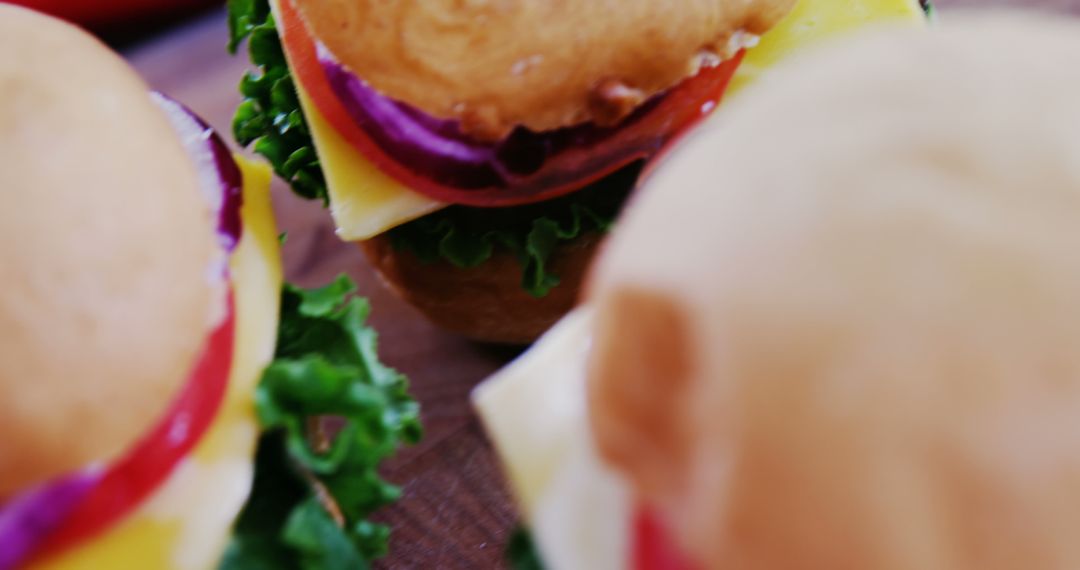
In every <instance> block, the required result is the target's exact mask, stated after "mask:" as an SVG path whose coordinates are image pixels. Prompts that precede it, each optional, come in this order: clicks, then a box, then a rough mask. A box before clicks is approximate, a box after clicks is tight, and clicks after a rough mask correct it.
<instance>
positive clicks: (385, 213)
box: [272, 0, 925, 241]
mask: <svg viewBox="0 0 1080 570" xmlns="http://www.w3.org/2000/svg"><path fill="white" fill-rule="evenodd" d="M274 3H276V0H275V2H274ZM274 3H272V4H274ZM888 20H894V21H908V22H913V23H918V22H923V21H925V18H924V17H923V12H922V9H921V8H920V7H919V2H918V0H800V1H799V3H798V4H797V5H796V7H795V9H794V11H793V12H792V13H791V14H790V15H789V16H788V17H787V18H786V19H785V20H784V21H783V22H782V23H781V24H780V25H779V26H778V27H777V28H775V29H774V30H772V31H770V32H769V33H767V34H765V35H764V36H763V37H762V39H761V42H760V44H759V45H758V46H757V47H755V48H753V49H751V50H749V51H748V52H747V56H746V59H745V60H744V62H743V65H742V66H741V67H740V70H739V72H738V74H737V75H736V76H735V79H734V81H733V82H732V86H731V89H730V91H729V93H730V94H734V93H736V92H738V91H740V90H741V89H743V88H745V87H746V86H748V85H750V84H751V83H753V81H754V79H756V78H757V77H758V76H759V75H760V74H761V73H762V72H764V71H765V70H767V69H769V68H770V67H772V66H773V65H775V64H776V63H778V62H780V61H781V60H783V59H785V58H786V57H788V56H790V55H791V54H792V53H794V52H797V51H799V50H802V49H804V48H805V47H806V46H807V45H809V44H812V43H814V42H817V41H819V40H821V39H824V38H831V37H836V36H837V35H839V34H841V33H843V32H846V31H849V30H851V29H854V28H856V27H859V26H863V25H865V24H866V23H868V22H874V21H888ZM290 65H291V63H290ZM297 91H298V94H299V97H300V106H301V107H302V109H303V112H304V116H305V117H306V118H307V120H308V126H309V127H310V129H311V136H312V139H313V140H314V143H315V149H316V152H317V153H318V155H319V161H320V163H321V164H322V169H323V174H324V175H325V176H326V185H327V189H328V191H329V194H330V213H331V214H332V215H333V218H334V222H335V224H336V225H337V231H338V235H339V236H340V237H341V238H342V239H345V240H350V241H351V240H363V239H368V238H371V237H374V236H376V235H378V234H380V233H383V232H384V231H386V230H389V229H390V228H393V227H395V226H398V225H400V224H403V223H405V222H408V221H409V220H413V219H415V218H418V217H420V216H423V215H425V214H428V213H430V212H433V211H435V210H438V209H439V208H442V207H445V204H442V203H440V202H436V201H433V200H430V199H428V198H426V197H424V196H423V195H421V194H418V193H416V192H414V191H412V190H410V189H409V188H408V187H406V186H404V185H402V184H401V183H399V182H397V181H395V180H394V179H392V178H390V177H389V176H387V175H386V174H383V173H382V172H381V171H380V170H379V169H378V168H377V167H376V166H375V165H374V164H372V163H371V161H369V160H367V159H366V158H364V156H363V155H361V154H360V153H359V152H357V151H356V150H355V149H354V148H353V147H352V145H350V144H349V143H348V142H347V141H346V140H345V139H344V138H342V137H341V135H339V134H338V133H337V131H335V130H334V127H333V126H332V125H331V124H330V123H329V122H328V121H327V120H326V118H325V117H324V116H323V115H322V113H320V112H319V110H318V109H317V108H316V107H315V105H314V104H313V102H312V101H311V98H310V97H309V96H308V95H307V93H306V92H305V91H304V89H303V87H302V86H300V85H299V83H297Z"/></svg>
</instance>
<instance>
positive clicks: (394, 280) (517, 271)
mask: <svg viewBox="0 0 1080 570" xmlns="http://www.w3.org/2000/svg"><path fill="white" fill-rule="evenodd" d="M600 242H601V236H600V235H599V234H596V233H591V234H585V235H583V236H581V237H580V238H578V239H576V240H574V241H572V242H569V243H568V244H565V245H561V246H560V247H559V248H558V249H556V250H555V253H554V254H553V255H552V256H551V259H550V261H549V263H550V267H551V271H553V272H554V273H555V274H556V275H558V276H559V278H560V279H561V282H560V283H559V285H558V286H557V287H555V288H554V289H552V290H551V292H550V293H548V294H547V295H546V296H544V297H540V298H537V297H533V296H532V295H530V294H529V293H527V292H526V291H525V290H524V289H523V288H522V287H521V264H520V263H519V262H518V260H517V259H516V258H515V257H514V256H513V255H510V254H509V253H506V252H502V251H496V252H495V254H494V255H493V256H492V258H491V259H489V260H488V261H486V262H484V264H483V265H482V266H481V267H477V268H472V269H461V268H458V267H455V266H453V265H451V264H450V263H448V262H446V261H442V260H439V261H436V262H432V263H425V262H423V261H421V260H420V259H419V258H418V257H417V256H416V255H415V254H413V253H412V252H409V251H399V250H396V249H394V247H393V245H391V243H390V238H388V237H385V236H379V237H376V238H374V239H371V240H368V241H364V242H360V247H361V248H362V249H363V251H364V253H365V254H367V257H368V260H369V261H370V262H371V264H372V265H373V266H374V267H375V269H376V270H378V272H379V275H380V276H381V277H382V278H383V280H384V281H385V282H386V283H387V284H388V285H389V286H390V288H391V289H392V290H393V291H394V292H396V293H397V294H398V296H400V297H401V298H403V299H404V300H405V301H407V302H408V303H409V304H411V305H412V306H414V307H416V308H417V309H419V310H420V312H421V313H424V316H426V317H427V318H428V319H429V320H431V321H432V322H433V323H435V324H436V325H438V326H440V327H442V328H444V329H447V330H450V331H453V332H456V333H458V334H461V335H464V336H466V337H469V338H471V339H473V340H479V341H483V342H494V343H500V344H528V343H530V342H532V341H534V340H536V339H537V337H539V336H540V335H541V334H543V332H544V331H546V330H548V329H549V328H551V325H553V324H555V322H556V321H558V320H559V319H560V318H562V316H563V315H565V314H566V313H568V312H569V311H570V309H572V308H573V307H574V305H575V304H577V300H578V292H579V289H580V286H581V282H582V278H583V276H584V274H585V269H586V268H587V267H588V266H589V263H590V262H591V261H592V258H593V256H594V255H595V254H596V249H597V246H598V245H599V243H600Z"/></svg>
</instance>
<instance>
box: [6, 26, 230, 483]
mask: <svg viewBox="0 0 1080 570" xmlns="http://www.w3.org/2000/svg"><path fill="white" fill-rule="evenodd" d="M0 54H2V55H0V92H2V93H3V96H2V98H3V104H2V105H0V268H2V270H0V272H2V275H3V277H4V284H3V287H4V289H3V293H2V294H0V331H2V332H0V338H2V341H0V434H3V444H2V445H0V498H2V497H4V496H7V495H9V494H10V493H12V492H15V491H17V490H18V489H20V488H22V487H24V486H26V485H28V484H31V483H33V482H37V481H41V480H44V479H47V478H50V477H54V476H57V475H60V474H63V473H66V472H70V471H72V470H75V469H79V468H82V467H85V466H87V465H88V464H90V463H94V462H105V461H109V460H111V459H113V458H115V457H116V456H117V455H118V454H119V453H121V452H122V451H124V450H125V449H126V448H128V447H129V446H130V445H131V444H132V443H134V442H135V441H136V440H137V439H138V438H139V437H140V436H141V435H142V434H143V433H145V432H146V431H147V429H148V428H149V427H150V426H151V425H152V424H154V423H155V422H156V421H157V420H158V419H159V418H160V417H161V415H162V414H163V412H164V411H165V409H166V407H167V405H168V404H169V403H170V401H171V400H172V399H173V397H174V395H175V394H176V392H177V389H178V388H179V387H180V386H181V385H182V384H183V383H184V381H185V380H186V378H187V376H188V373H189V372H190V370H191V368H192V365H193V363H194V359H195V357H196V355H197V351H198V350H199V349H200V347H201V344H202V342H203V340H204V337H205V336H206V332H207V329H208V322H209V319H210V313H211V287H210V285H209V277H208V275H209V273H208V270H209V264H210V259H211V256H212V254H213V252H214V247H215V246H214V242H213V240H212V236H213V226H212V225H211V219H210V216H209V210H208V208H207V206H206V204H205V203H204V200H203V198H202V195H201V193H200V192H199V188H198V186H197V182H196V176H195V173H194V170H193V167H192V165H191V164H190V161H189V159H188V157H187V155H186V154H185V152H184V150H183V148H182V147H181V145H180V142H179V139H178V138H177V136H176V134H175V133H174V132H173V130H172V128H171V127H170V125H169V123H168V121H167V120H166V118H165V116H164V115H163V114H162V112H161V111H159V110H158V108H157V107H156V106H155V104H154V103H153V102H152V101H151V99H150V96H149V94H148V92H147V86H146V85H145V84H143V82H142V81H141V80H140V79H139V78H138V77H137V76H136V75H135V73H134V71H132V70H131V69H130V68H129V67H128V66H127V64H126V63H124V61H123V60H122V59H121V58H120V57H119V56H117V55H116V54H114V53H112V52H111V51H109V50H108V49H107V48H106V47H105V46H103V45H102V44H100V43H98V41H97V40H95V39H93V38H92V37H90V36H89V35H88V34H86V33H85V32H83V31H81V30H79V29H77V28H75V27H73V26H70V25H68V24H65V23H61V22H60V21H59V20H54V19H51V18H48V17H46V16H42V15H40V14H37V13H34V12H31V11H28V10H24V9H21V8H15V7H12V6H8V5H0Z"/></svg>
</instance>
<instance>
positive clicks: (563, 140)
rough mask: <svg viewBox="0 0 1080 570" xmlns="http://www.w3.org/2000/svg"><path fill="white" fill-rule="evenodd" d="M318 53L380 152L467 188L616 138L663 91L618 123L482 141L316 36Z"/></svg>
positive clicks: (501, 184)
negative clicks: (391, 92) (347, 61)
mask: <svg viewBox="0 0 1080 570" xmlns="http://www.w3.org/2000/svg"><path fill="white" fill-rule="evenodd" d="M316 53H317V56H318V59H319V63H320V64H321V65H322V68H323V73H324V74H325V75H326V79H327V82H328V83H329V85H330V88H331V90H332V91H333V92H334V94H335V95H336V96H337V98H338V99H339V100H340V101H341V103H342V106H343V107H344V108H345V110H346V112H347V113H348V114H349V116H350V117H352V119H353V121H354V122H355V123H356V125H357V126H359V127H360V129H362V130H363V131H364V132H365V133H367V135H368V136H369V137H370V138H371V140H372V141H373V142H374V143H375V144H376V145H377V146H378V147H379V148H381V149H382V150H383V152H385V153H386V154H387V155H389V156H392V157H394V158H395V159H396V160H397V161H398V162H400V163H402V164H407V165H409V167H410V168H411V169H413V170H414V171H415V172H417V173H418V174H419V175H421V176H423V177H425V178H428V179H430V180H432V181H437V182H438V183H439V184H442V185H446V186H451V187H456V188H460V189H463V190H470V189H490V188H504V189H505V188H512V187H514V186H516V185H518V184H521V183H522V182H524V181H526V180H527V179H528V178H530V177H532V176H533V175H535V174H537V173H540V172H541V170H543V169H544V167H545V166H547V165H548V163H549V161H550V160H551V159H553V158H555V157H557V156H558V155H560V154H562V153H564V152H566V151H569V150H576V149H582V148H588V147H596V146H598V145H600V144H601V143H603V142H605V141H607V140H609V139H612V138H613V137H614V136H615V135H616V134H618V133H619V132H620V131H622V130H623V129H625V128H626V127H628V126H630V125H633V124H634V123H636V122H638V121H639V120H640V119H641V118H642V117H644V116H646V115H648V114H649V112H650V111H651V110H652V109H653V108H655V107H656V106H657V105H658V104H659V102H660V101H661V100H663V99H664V97H665V95H666V93H664V94H660V95H657V96H656V97H653V98H652V99H650V100H649V101H648V102H646V103H645V104H644V105H641V106H640V107H639V108H638V109H636V110H635V111H634V112H633V113H632V114H631V115H630V116H629V117H627V118H626V119H625V120H623V121H622V122H621V123H620V124H619V125H618V126H616V127H599V126H596V125H595V124H592V123H586V124H582V125H576V126H572V127H566V128H561V129H555V130H552V131H544V132H534V131H531V130H529V129H526V128H524V127H517V128H515V129H514V130H513V131H512V132H511V133H510V134H509V135H508V136H507V137H506V138H504V139H503V140H501V141H498V142H494V143H485V142H481V141H476V140H474V139H472V138H470V137H469V136H467V135H466V134H464V133H463V132H462V130H461V126H460V123H459V122H458V121H455V120H443V119H437V118H435V117H432V116H430V115H428V114H426V113H424V112H423V111H421V110H419V109H417V108H415V107H412V106H410V105H407V104H405V103H402V102H399V101H395V100H393V99H390V98H389V97H386V96H384V95H382V94H380V93H379V92H377V91H376V90H375V89H373V88H372V87H370V86H369V85H368V84H367V83H366V82H364V80H362V79H360V78H359V77H357V76H356V75H355V74H353V73H352V72H350V71H349V70H348V69H346V68H345V66H343V65H342V64H341V63H339V62H338V61H337V60H336V59H335V58H334V56H333V54H331V53H330V51H329V50H328V49H327V48H326V47H324V46H323V45H322V44H321V43H316ZM665 135H666V133H658V134H657V136H656V137H655V139H653V140H650V141H647V144H644V145H642V144H641V141H635V143H636V144H635V145H634V146H633V147H632V148H631V149H628V151H627V152H621V151H619V150H616V151H614V152H611V153H610V154H611V156H610V157H609V158H608V160H606V161H605V160H597V161H596V163H595V164H592V166H594V167H596V168H597V169H603V168H605V167H610V166H611V165H605V164H604V163H605V162H612V163H621V162H625V159H626V156H624V155H626V154H635V155H642V154H650V153H655V152H659V151H660V149H661V148H662V147H663V146H664V143H665V141H666V136H665ZM581 174H587V173H581ZM559 177H560V179H561V178H565V177H566V175H565V174H560V175H559Z"/></svg>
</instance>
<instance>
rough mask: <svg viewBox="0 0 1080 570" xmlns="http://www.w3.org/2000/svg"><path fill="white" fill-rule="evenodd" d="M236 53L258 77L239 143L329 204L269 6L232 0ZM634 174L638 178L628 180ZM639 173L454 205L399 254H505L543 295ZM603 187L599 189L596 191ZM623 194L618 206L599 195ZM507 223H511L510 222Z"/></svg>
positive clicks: (473, 258) (249, 89)
mask: <svg viewBox="0 0 1080 570" xmlns="http://www.w3.org/2000/svg"><path fill="white" fill-rule="evenodd" d="M228 7H229V32H230V34H229V46H228V47H229V51H230V52H234V53H235V52H236V51H237V49H239V47H240V45H241V44H242V43H243V42H244V41H245V40H246V41H247V42H248V52H249V55H250V57H251V61H252V63H253V64H254V65H255V68H256V69H255V71H252V72H248V73H247V74H246V75H245V76H244V78H243V80H242V81H241V82H240V92H241V94H243V96H244V101H243V103H241V104H240V107H239V108H237V110H236V115H235V116H234V118H233V134H234V136H235V137H236V140H237V142H239V143H240V144H241V145H242V146H244V147H247V146H250V145H254V147H253V148H254V150H255V152H256V153H258V154H260V155H262V156H264V157H265V158H266V159H267V160H268V161H269V162H270V164H271V166H272V167H273V169H274V172H276V173H277V174H278V176H280V177H281V178H283V179H284V180H285V181H286V182H288V183H289V185H290V186H291V187H292V189H293V191H294V192H296V193H297V194H298V195H300V196H302V197H304V198H308V199H317V200H322V202H323V204H324V205H325V204H328V203H329V197H328V194H327V189H326V179H325V178H324V177H323V173H322V169H321V166H320V164H319V158H318V155H317V153H316V151H315V145H314V143H313V142H312V139H311V132H310V130H309V129H308V125H307V122H306V120H305V118H304V113H303V112H302V110H301V108H300V101H299V99H298V98H297V95H296V86H295V85H294V83H293V78H292V75H291V73H290V71H289V66H288V64H287V62H286V60H285V55H284V51H283V49H282V46H281V39H280V37H279V36H278V33H277V28H276V26H275V24H274V19H273V15H272V14H271V13H270V4H269V1H268V0H229V4H228ZM627 173H632V174H627ZM636 176H637V170H636V169H627V170H626V171H624V172H623V173H620V174H618V175H615V176H613V177H610V178H608V179H606V180H604V181H602V182H601V183H599V184H597V185H594V187H593V188H587V189H584V190H581V191H579V192H575V193H574V194H571V195H570V196H569V197H567V198H562V199H558V200H551V201H547V202H543V203H541V204H538V205H531V206H520V207H515V208H468V207H464V206H453V207H450V208H446V209H444V210H440V211H439V212H436V213H434V214H430V215H428V216H424V217H422V218H420V219H418V220H414V221H412V222H409V223H407V224H404V225H403V226H400V227H398V228H395V229H394V230H391V232H390V236H391V239H392V241H393V243H394V245H395V247H396V248H398V249H406V250H411V251H413V252H414V253H416V254H417V255H419V256H420V257H421V259H424V260H429V261H435V260H438V259H443V260H445V261H447V262H449V263H451V264H453V265H455V266H457V267H462V268H471V267H477V266H479V265H482V264H483V263H484V262H485V261H487V260H488V259H490V258H491V256H492V254H493V253H494V252H495V251H496V250H498V249H502V250H505V251H508V252H510V253H511V254H512V255H514V256H515V257H516V258H517V259H518V260H519V262H520V263H521V267H522V278H521V284H522V287H523V288H524V289H525V290H526V291H528V292H529V293H530V294H532V295H534V296H536V297H543V296H545V295H547V293H548V292H549V291H550V290H551V289H552V288H553V287H555V286H557V285H558V284H559V277H558V276H557V275H555V274H553V273H552V272H551V271H550V269H549V267H548V261H549V260H550V259H551V256H552V254H553V253H554V251H555V250H556V249H557V247H558V245H559V244H560V243H565V242H570V241H573V240H575V239H577V238H578V237H581V236H582V235H584V234H587V233H589V232H606V231H607V230H608V229H609V228H610V227H611V224H612V223H613V221H614V220H615V218H616V216H617V215H618V213H619V210H620V208H621V206H622V202H623V199H624V198H625V196H626V195H627V193H628V192H629V190H630V188H631V187H632V186H633V184H634V182H635V180H636ZM595 186H599V187H600V188H599V189H598V188H596V187H595ZM600 194H602V195H608V196H610V195H617V196H619V199H618V200H615V201H612V200H608V199H603V198H598V197H597V195H600ZM508 220H509V221H510V223H508Z"/></svg>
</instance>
